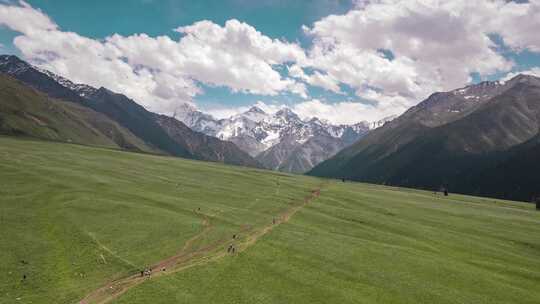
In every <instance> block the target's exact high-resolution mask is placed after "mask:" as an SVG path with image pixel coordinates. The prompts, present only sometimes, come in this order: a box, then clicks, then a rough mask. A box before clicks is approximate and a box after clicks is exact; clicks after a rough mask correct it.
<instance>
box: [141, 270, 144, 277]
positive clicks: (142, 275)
mask: <svg viewBox="0 0 540 304" xmlns="http://www.w3.org/2000/svg"><path fill="white" fill-rule="evenodd" d="M142 277H144V270H141V278H142Z"/></svg>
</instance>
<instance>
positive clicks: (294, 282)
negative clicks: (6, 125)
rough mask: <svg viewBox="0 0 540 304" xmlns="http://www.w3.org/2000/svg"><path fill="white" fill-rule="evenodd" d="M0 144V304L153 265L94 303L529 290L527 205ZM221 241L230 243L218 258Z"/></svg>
mask: <svg viewBox="0 0 540 304" xmlns="http://www.w3.org/2000/svg"><path fill="white" fill-rule="evenodd" d="M0 143H1V144H0V167H1V170H0V180H1V181H2V183H1V186H0V193H1V196H2V200H1V205H0V207H1V209H0V212H1V225H2V239H3V240H4V241H3V242H2V246H3V248H4V249H5V248H9V250H0V255H1V258H2V260H3V261H4V262H3V264H4V265H5V267H6V273H7V274H8V275H6V276H3V277H2V279H1V281H0V286H1V290H0V292H1V294H2V295H3V296H2V297H1V298H0V303H13V302H21V303H51V302H54V303H76V302H78V301H80V300H82V299H84V298H85V297H87V296H88V295H92V294H93V292H94V291H96V290H99V289H100V288H102V287H104V286H111V285H109V284H113V285H112V286H115V285H114V284H115V283H114V282H122V280H123V279H124V278H129V277H131V276H136V275H137V274H138V273H139V272H140V270H141V269H144V268H145V267H152V266H158V265H165V267H166V270H165V271H160V269H159V268H158V269H155V270H154V272H156V273H154V274H152V276H150V277H149V278H145V279H144V280H141V281H137V284H135V285H133V286H132V287H130V288H128V289H125V290H123V292H122V293H121V294H120V295H119V296H118V297H116V296H115V297H112V298H109V297H106V298H105V299H107V300H106V301H105V302H106V303H145V302H148V301H151V302H154V303H170V300H171V299H176V300H177V301H180V302H184V301H186V302H195V303H208V302H218V301H219V302H225V303H233V302H234V303H253V302H260V303H275V302H276V301H279V302H281V301H284V302H295V303H327V302H328V301H330V302H342V303H356V302H357V301H356V299H363V301H365V302H366V303H380V302H381V301H382V302H385V303H410V302H416V303H433V302H437V303H456V302H457V301H460V299H461V300H465V299H467V300H470V299H473V300H474V302H475V303H509V302H520V303H535V302H537V301H538V299H539V298H540V294H539V293H538V292H537V290H536V288H535V286H536V285H537V282H538V275H539V273H540V264H539V263H538V259H537V256H538V253H539V252H538V250H539V248H540V239H539V238H538V236H539V235H540V231H539V230H538V227H540V225H539V223H540V213H538V212H537V211H535V210H534V206H533V205H531V204H525V203H518V202H510V201H502V200H493V199H484V198H476V197H470V196H462V195H457V194H453V193H451V194H450V196H448V197H444V196H442V195H441V194H434V193H433V192H427V191H418V190H411V189H404V188H392V187H384V186H377V185H368V184H361V183H352V182H346V183H342V182H341V181H334V180H321V179H317V178H311V177H303V176H298V175H289V174H284V173H279V172H272V171H264V170H258V169H249V168H241V167H234V166H226V165H222V164H218V163H209V162H199V161H193V160H185V159H180V158H171V157H166V156H155V155H145V154H139V153H129V152H122V151H116V150H110V149H104V148H92V147H85V146H79V145H73V144H65V143H51V142H42V141H33V140H23V139H14V138H9V137H1V138H0ZM319 187H320V191H319V190H318V191H317V192H313V191H314V190H317V189H318V188H319ZM313 195H316V197H313V198H312V199H309V200H307V201H306V199H307V198H310V197H312V196H313ZM199 208H200V210H199ZM273 219H276V220H277V221H279V222H276V224H275V225H274V224H273ZM282 220H283V222H281V221H282ZM233 235H236V236H237V237H238V239H233ZM229 244H235V246H236V248H237V249H238V251H237V252H235V253H234V254H230V253H227V247H228V246H229ZM185 254H187V256H190V257H192V258H188V259H186V255H185ZM175 256H178V259H176V258H174V259H171V257H175ZM160 261H167V262H163V263H165V264H163V263H162V262H160ZM185 266H189V267H187V268H186V267H185ZM176 267H178V268H176ZM23 275H26V278H25V279H23ZM107 282H109V283H107ZM111 282H113V283H111ZM128 286H131V283H130V284H128ZM426 286H428V287H426ZM113 289H114V288H113ZM109 290H110V288H109ZM114 290H116V289H114ZM124 291H125V292H124ZM456 295H458V296H456ZM87 299H88V300H89V301H88V302H87V303H105V302H104V301H101V300H99V301H93V299H95V298H92V297H90V298H87ZM100 299H103V298H100Z"/></svg>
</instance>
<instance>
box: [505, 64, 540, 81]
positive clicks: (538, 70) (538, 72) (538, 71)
mask: <svg viewBox="0 0 540 304" xmlns="http://www.w3.org/2000/svg"><path fill="white" fill-rule="evenodd" d="M519 74H523V75H531V76H536V77H540V67H534V68H531V69H528V70H521V71H517V72H511V73H508V74H506V76H504V77H503V78H502V79H501V81H508V80H510V79H512V78H514V77H516V76H517V75H519Z"/></svg>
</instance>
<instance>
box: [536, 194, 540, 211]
mask: <svg viewBox="0 0 540 304" xmlns="http://www.w3.org/2000/svg"><path fill="white" fill-rule="evenodd" d="M536 210H538V211H540V196H538V197H537V198H536Z"/></svg>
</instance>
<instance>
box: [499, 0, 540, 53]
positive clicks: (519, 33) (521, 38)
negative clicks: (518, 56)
mask: <svg viewBox="0 0 540 304" xmlns="http://www.w3.org/2000/svg"><path fill="white" fill-rule="evenodd" d="M497 16H498V18H494V19H493V22H492V25H491V26H492V28H493V30H494V31H495V32H497V33H498V34H500V35H501V37H502V38H503V40H504V43H505V44H506V45H507V46H509V47H511V48H513V49H515V50H517V51H520V50H524V49H528V50H530V51H533V52H540V35H538V29H540V1H538V0H530V1H529V2H528V3H515V2H510V3H506V4H505V5H502V6H501V8H500V10H499V12H498V15H497Z"/></svg>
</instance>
